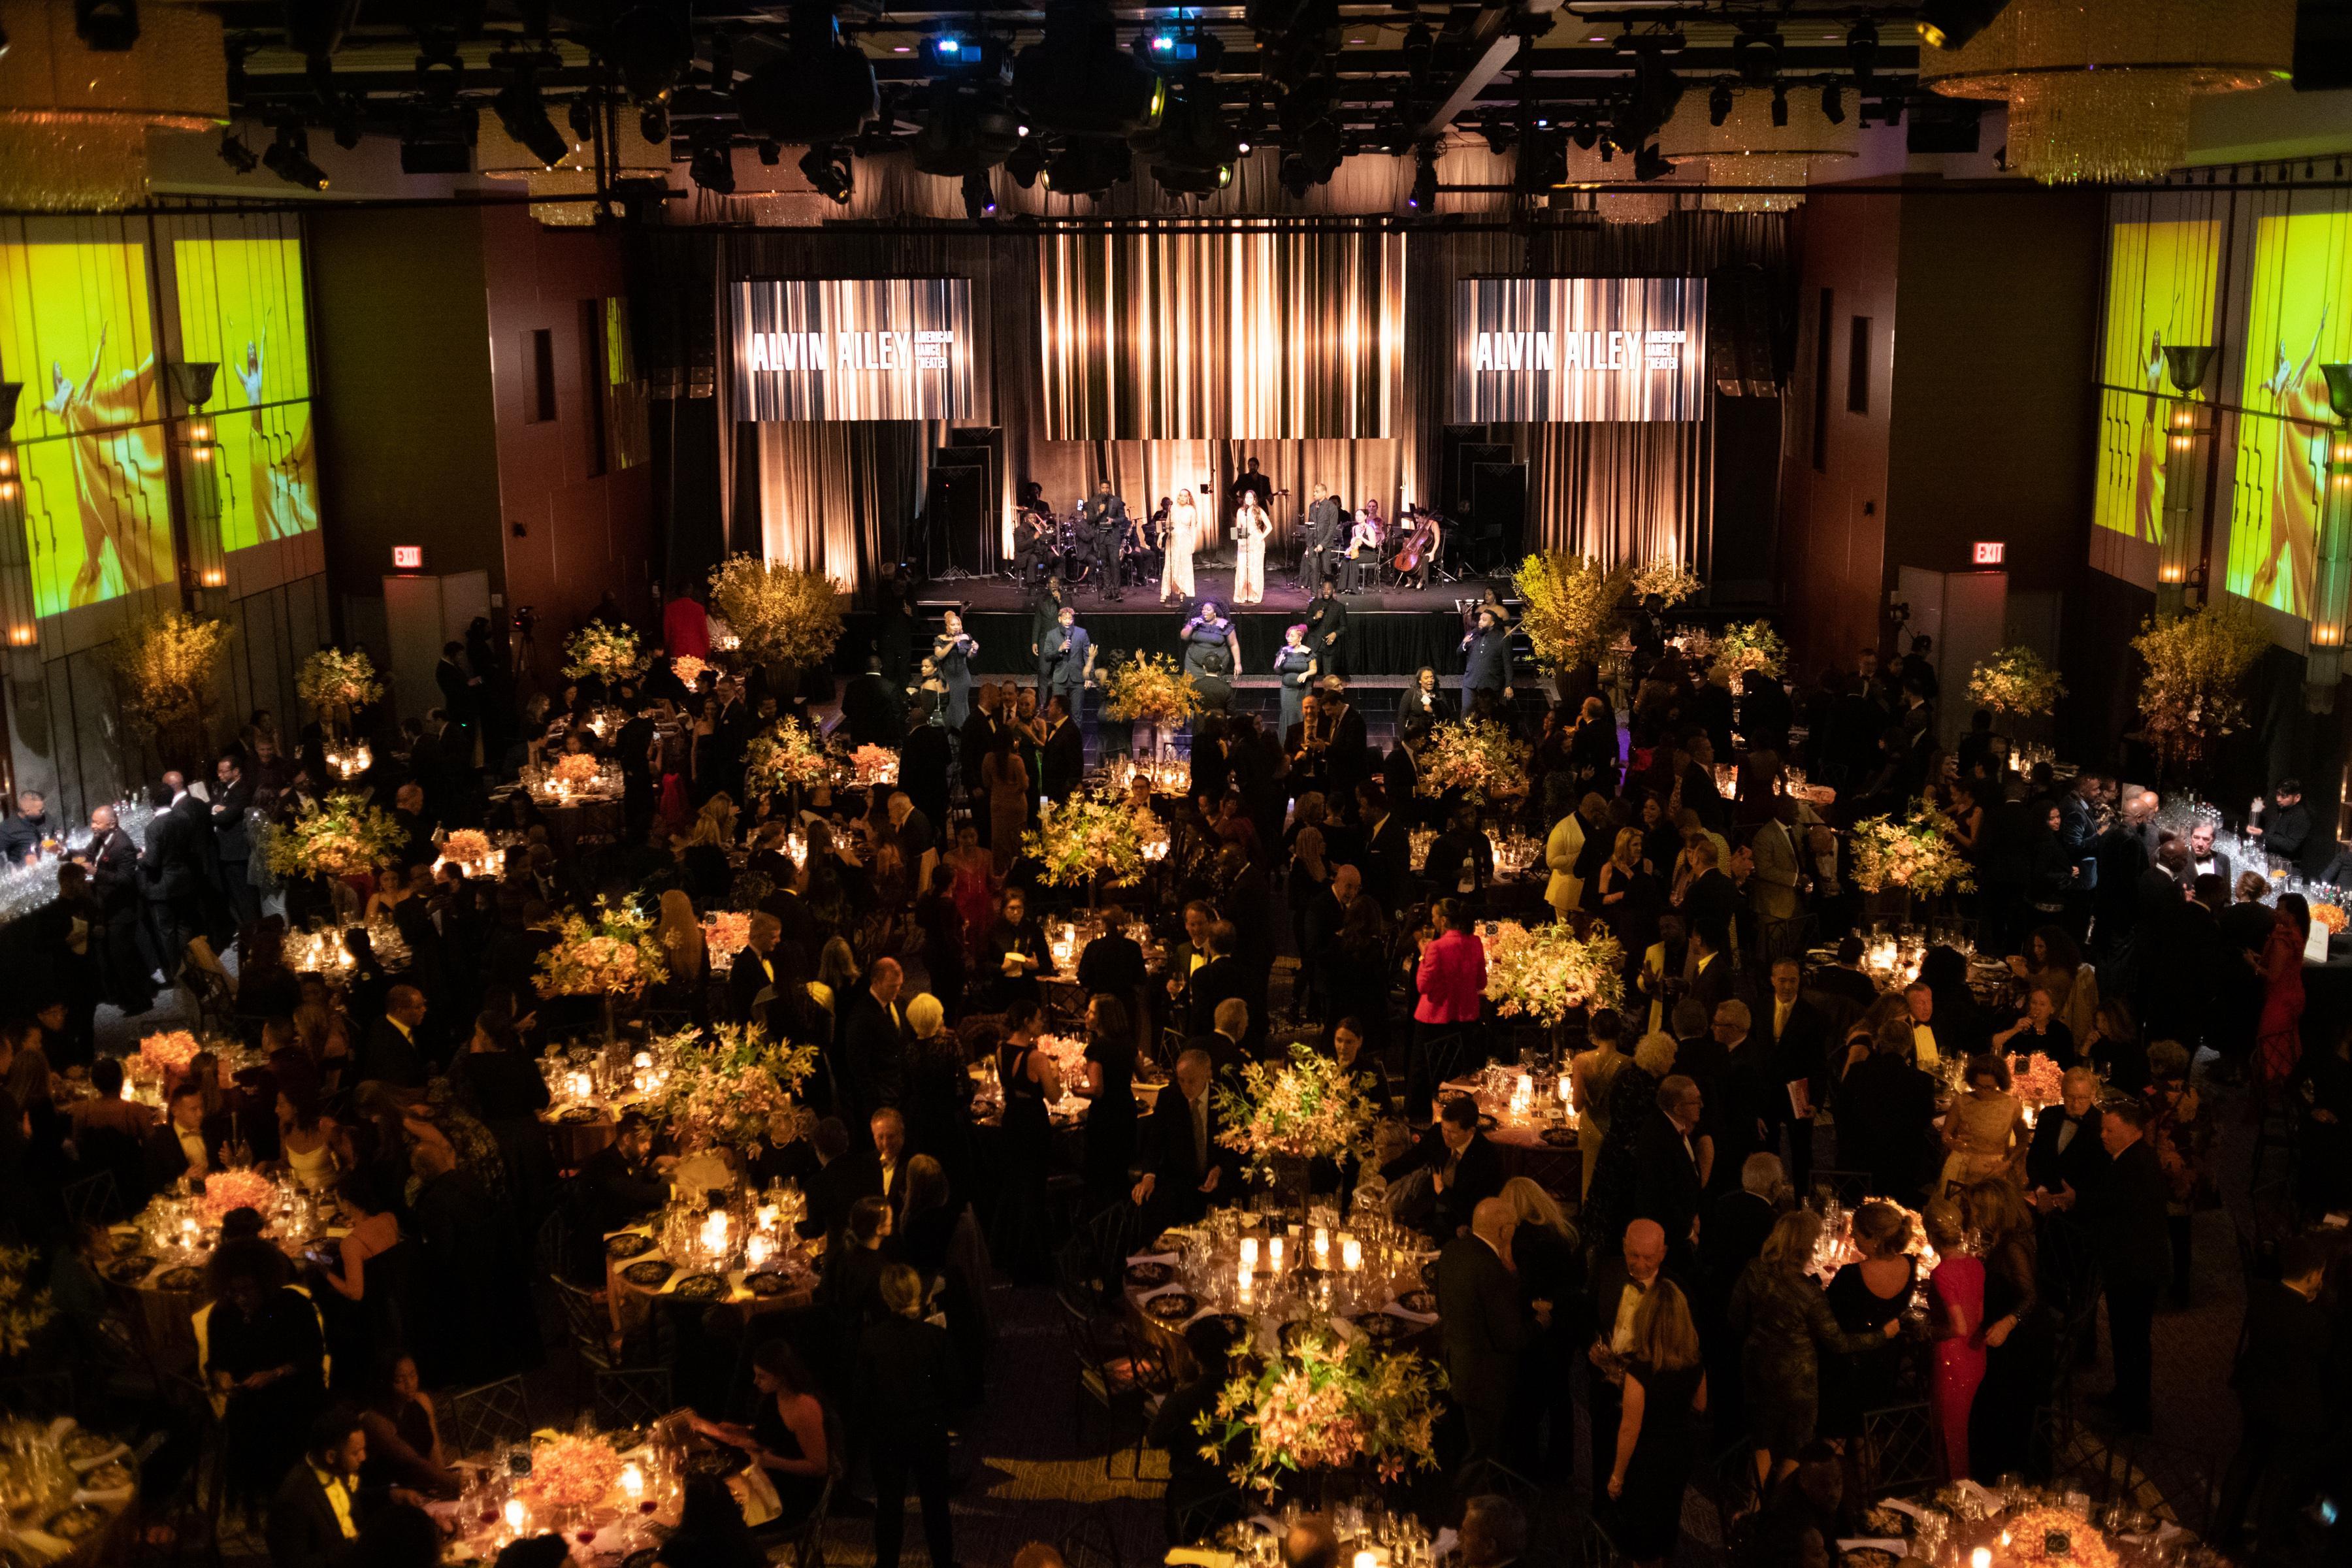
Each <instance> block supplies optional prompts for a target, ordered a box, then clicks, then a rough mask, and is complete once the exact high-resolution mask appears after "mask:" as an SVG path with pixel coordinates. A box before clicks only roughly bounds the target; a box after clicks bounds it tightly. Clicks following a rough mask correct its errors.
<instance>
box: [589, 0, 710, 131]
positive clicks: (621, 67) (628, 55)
mask: <svg viewBox="0 0 2352 1568" xmlns="http://www.w3.org/2000/svg"><path fill="white" fill-rule="evenodd" d="M685 16H686V13H685V11H684V9H683V8H677V9H673V8H671V7H670V6H667V5H634V6H631V7H630V8H629V9H628V10H626V11H624V12H622V13H621V14H620V15H619V16H616V17H614V19H613V25H612V26H610V27H609V28H607V29H605V32H604V41H603V47H601V48H600V49H598V51H597V52H598V53H599V54H601V55H603V56H604V58H605V60H606V61H607V62H609V63H610V64H611V65H612V66H613V68H614V69H615V70H617V71H619V72H620V73H621V86H622V88H623V89H625V91H626V92H627V93H628V95H629V100H630V101H631V102H633V103H638V104H647V103H661V102H665V101H667V100H668V98H669V95H670V93H671V92H672V91H673V90H675V89H676V88H677V84H678V81H679V79H681V78H683V77H684V76H685V75H686V73H687V71H688V68H690V67H692V65H693V64H694V37H693V35H692V34H691V33H689V32H688V30H687V28H686V26H685V25H684V19H685ZM668 140H669V137H668V134H667V132H665V133H664V134H662V135H660V136H647V137H646V141H648V142H667V141H668Z"/></svg>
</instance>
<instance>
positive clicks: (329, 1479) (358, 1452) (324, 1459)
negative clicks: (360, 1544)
mask: <svg viewBox="0 0 2352 1568" xmlns="http://www.w3.org/2000/svg"><path fill="white" fill-rule="evenodd" d="M366 1462H367V1429H366V1428H365V1427H363V1426H361V1425H360V1419H359V1416H358V1415H356V1414H354V1413H353V1412H352V1410H351V1408H350V1407H349V1406H347V1405H345V1406H338V1407H337V1408H335V1409H333V1410H330V1411H328V1412H327V1413H326V1414H325V1415H320V1416H319V1417H318V1418H317V1420H316V1421H314V1422H313V1423H312V1424H311V1427H310V1444H309V1447H307V1448H306V1449H305V1450H304V1452H303V1455H302V1458H301V1459H300V1460H299V1462H298V1463H296V1464H295V1465H294V1466H292V1467H291V1468H289V1469H288V1470H287V1472H286V1479H284V1480H282V1481H280V1482H279V1483H278V1491H277V1495H276V1496H274V1497H272V1498H271V1499H270V1500H269V1527H268V1541H269V1568H339V1565H340V1564H341V1563H345V1562H347V1561H349V1560H350V1558H351V1556H352V1550H353V1547H352V1543H353V1542H356V1541H357V1540H358V1539H359V1533H360V1527H359V1490H360V1467H361V1466H362V1464H365V1463H366Z"/></svg>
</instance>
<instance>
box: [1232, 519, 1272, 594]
mask: <svg viewBox="0 0 2352 1568" xmlns="http://www.w3.org/2000/svg"><path fill="white" fill-rule="evenodd" d="M1257 496H1258V492H1257V491H1255V490H1244V491H1243V492H1242V505H1241V510H1239V511H1237V512H1235V513H1234V604H1236V605H1255V604H1260V603H1263V602H1264V601H1265V541H1266V536H1267V535H1268V534H1270V533H1272V532H1273V531H1274V519H1272V518H1270V517H1268V516H1267V515H1266V511H1265V508H1264V507H1262V506H1260V505H1258V504H1257Z"/></svg>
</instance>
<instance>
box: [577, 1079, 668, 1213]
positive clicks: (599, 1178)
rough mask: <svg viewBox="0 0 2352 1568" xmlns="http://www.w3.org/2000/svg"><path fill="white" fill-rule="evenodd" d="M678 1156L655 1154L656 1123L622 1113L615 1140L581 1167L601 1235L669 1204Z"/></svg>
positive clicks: (635, 1113)
mask: <svg viewBox="0 0 2352 1568" xmlns="http://www.w3.org/2000/svg"><path fill="white" fill-rule="evenodd" d="M675 1164H677V1160H676V1158H675V1157H673V1156H671V1155H668V1154H656V1153H655V1152H654V1128H653V1123H652V1122H650V1121H646V1118H645V1116H644V1115H643V1114H642V1113H641V1112H638V1111H635V1110H632V1111H628V1112H625V1114H624V1115H623V1116H622V1117H621V1124H620V1126H619V1127H618V1128H617V1129H616V1130H615V1131H614V1138H613V1142H610V1143H607V1144H606V1145H605V1146H604V1148H602V1149H599V1150H597V1151H596V1152H595V1153H593V1154H592V1155H590V1156H589V1157H588V1163H586V1164H585V1165H583V1166H582V1167H581V1168H580V1184H581V1186H582V1187H583V1189H584V1190H585V1192H586V1194H587V1200H588V1206H589V1215H590V1221H591V1223H592V1224H593V1226H595V1231H596V1234H597V1235H598V1236H609V1235H610V1234H612V1233H613V1232H614V1231H616V1230H622V1229H625V1228H626V1227H627V1226H631V1225H634V1224H635V1223H636V1222H637V1221H638V1220H640V1219H642V1218H644V1217H645V1216H646V1215H649V1214H651V1213H653V1212H654V1211H655V1210H656V1209H658V1208H660V1207H661V1206H662V1205H665V1204H667V1203H668V1202H669V1179H668V1175H669V1168H670V1167H671V1166H672V1165H675Z"/></svg>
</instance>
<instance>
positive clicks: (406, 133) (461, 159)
mask: <svg viewBox="0 0 2352 1568" xmlns="http://www.w3.org/2000/svg"><path fill="white" fill-rule="evenodd" d="M475 121H476V116H475V112H474V110H473V109H472V108H471V107H469V106H468V105H466V104H464V103H459V102H457V101H455V100H449V99H445V98H440V97H436V96H425V97H418V98H413V99H411V100H409V101H408V108H407V110H406V112H405V113H404V115H403V117H402V120H401V127H400V172H401V173H402V174H472V173H473V172H474V136H475Z"/></svg>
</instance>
